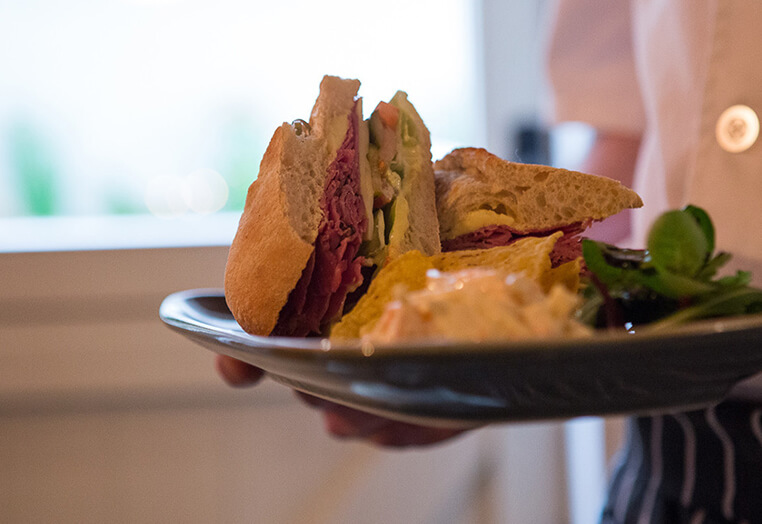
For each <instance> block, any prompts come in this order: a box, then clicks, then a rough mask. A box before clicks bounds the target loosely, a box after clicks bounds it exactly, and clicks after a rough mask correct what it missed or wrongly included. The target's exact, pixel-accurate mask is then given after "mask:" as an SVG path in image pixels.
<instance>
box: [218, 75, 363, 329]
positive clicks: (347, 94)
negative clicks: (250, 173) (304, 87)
mask: <svg viewBox="0 0 762 524" xmlns="http://www.w3.org/2000/svg"><path fill="white" fill-rule="evenodd" d="M329 84H330V87H326V86H328V85H329ZM359 86H360V83H359V81H357V80H343V79H338V78H336V77H326V78H325V79H324V80H323V83H321V90H320V95H319V96H318V98H317V101H316V102H315V107H314V109H313V112H312V116H311V118H310V124H309V125H307V124H306V123H304V122H302V121H296V122H295V123H294V124H291V125H289V124H286V123H284V124H283V125H281V126H280V127H279V128H278V129H276V131H275V133H274V134H273V137H272V139H271V140H270V144H269V145H268V147H267V150H266V152H265V154H264V157H263V158H262V163H261V165H260V170H259V174H258V176H257V178H256V180H255V181H254V182H253V183H252V184H251V186H250V187H249V191H248V194H247V197H246V203H245V206H244V210H243V214H242V215H241V220H240V222H239V226H238V230H237V232H236V235H235V238H234V239H233V242H232V244H231V246H230V251H229V253H228V260H227V265H226V268H225V284H224V285H225V298H226V301H227V304H228V306H229V308H230V310H231V312H232V313H233V316H234V317H235V319H236V320H237V321H238V323H239V324H240V326H241V327H242V328H243V329H244V330H245V331H246V332H248V333H252V334H257V335H268V334H270V333H271V332H272V331H273V329H274V328H275V326H276V324H277V322H278V317H279V314H280V311H281V309H283V307H284V306H285V304H286V302H287V301H288V297H289V294H290V293H291V291H292V290H293V289H294V287H295V286H296V284H297V282H299V280H300V278H301V276H302V272H303V270H304V268H305V266H306V265H307V263H308V261H309V260H310V258H311V256H312V253H313V251H314V244H315V240H316V238H317V234H318V228H319V225H320V223H321V221H322V220H323V210H322V208H321V198H322V196H323V193H324V186H325V183H326V177H327V168H328V165H329V163H330V162H331V161H332V160H333V158H334V157H335V155H336V152H337V149H338V148H339V146H340V145H341V140H343V138H344V135H345V134H346V132H347V128H348V126H349V124H348V115H349V114H350V113H351V112H352V111H353V108H354V104H355V97H356V95H357V91H358V89H359ZM338 136H340V137H341V138H339V139H336V137H338Z"/></svg>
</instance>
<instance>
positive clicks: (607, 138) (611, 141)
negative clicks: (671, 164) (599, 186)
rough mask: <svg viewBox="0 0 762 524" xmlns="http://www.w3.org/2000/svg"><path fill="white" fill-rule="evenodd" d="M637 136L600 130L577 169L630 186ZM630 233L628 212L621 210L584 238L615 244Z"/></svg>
mask: <svg viewBox="0 0 762 524" xmlns="http://www.w3.org/2000/svg"><path fill="white" fill-rule="evenodd" d="M639 150H640V136H639V135H637V134H635V133H630V134H628V133H611V132H599V133H597V134H596V137H595V141H594V142H593V145H592V147H591V148H590V152H589V153H588V155H587V157H586V159H585V161H584V162H583V164H582V166H581V168H580V170H581V171H584V172H586V173H592V174H594V175H602V176H606V177H609V178H613V179H615V180H618V181H619V182H621V183H622V184H624V185H625V186H627V187H630V188H631V187H633V183H634V173H635V165H636V163H637V159H638V152H639ZM629 235H630V212H629V211H623V212H621V213H619V214H617V215H614V216H613V217H609V218H607V219H606V220H605V221H604V222H600V223H597V224H594V225H593V226H592V227H591V228H590V229H589V230H588V231H586V232H585V236H586V237H590V238H594V239H596V240H602V241H604V242H608V243H611V244H617V243H619V242H621V241H623V240H625V239H627V238H628V237H629Z"/></svg>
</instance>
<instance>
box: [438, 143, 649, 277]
mask: <svg viewBox="0 0 762 524" xmlns="http://www.w3.org/2000/svg"><path fill="white" fill-rule="evenodd" d="M434 170H435V177H436V178H435V179H436V191H437V213H438V217H439V228H440V236H441V239H442V249H443V250H444V251H453V250H460V249H474V248H485V247H494V246H502V245H505V244H508V243H510V242H514V241H515V240H516V239H518V238H522V237H525V236H544V235H548V234H550V233H553V232H556V231H561V232H563V233H564V236H563V237H562V238H561V239H560V240H559V241H558V242H557V243H556V247H555V250H554V252H553V258H554V263H555V264H560V263H563V262H567V261H569V260H572V259H574V258H577V257H579V256H581V246H580V234H581V233H582V232H583V231H584V230H585V229H586V228H587V227H589V226H590V224H592V223H593V222H594V221H599V220H603V219H605V218H607V217H609V216H611V215H614V214H616V213H619V212H620V211H623V210H625V209H628V208H637V207H641V206H642V205H643V202H642V201H641V199H640V197H639V196H638V195H637V193H635V192H634V191H632V190H631V189H628V188H627V187H625V186H623V185H622V184H620V183H619V182H617V181H615V180H612V179H609V178H605V177H601V176H595V175H589V174H586V173H579V172H576V171H568V170H565V169H557V168H553V167H548V166H541V165H530V164H520V163H516V162H509V161H506V160H503V159H501V158H499V157H497V156H495V155H493V154H491V153H489V152H487V151H485V150H484V149H476V148H463V149H456V150H454V151H452V152H451V153H450V154H448V155H447V156H445V157H444V158H442V159H441V160H439V161H437V162H436V163H435V164H434Z"/></svg>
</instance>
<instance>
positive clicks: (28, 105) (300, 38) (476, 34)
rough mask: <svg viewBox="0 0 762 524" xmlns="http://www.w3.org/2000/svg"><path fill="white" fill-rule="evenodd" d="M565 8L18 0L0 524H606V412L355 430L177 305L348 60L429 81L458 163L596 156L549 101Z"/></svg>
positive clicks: (1, 59) (380, 88)
mask: <svg viewBox="0 0 762 524" xmlns="http://www.w3.org/2000/svg"><path fill="white" fill-rule="evenodd" d="M551 3H552V2H550V1H537V2H522V1H519V0H504V1H499V0H436V1H434V0H421V1H418V2H409V1H398V0H390V1H387V2H384V3H383V4H378V3H359V2H351V1H342V0H327V1H323V2H314V1H311V2H310V1H306V0H297V1H283V2H277V3H276V2H258V1H254V2H252V1H244V0H216V1H215V2H210V1H208V0H100V1H95V0H70V1H68V2H57V1H54V0H26V1H24V2H18V1H15V0H0V289H2V290H3V291H2V292H0V443H1V444H2V445H0V468H1V469H2V470H3V472H4V474H3V475H2V479H0V520H1V521H4V522H53V521H55V522H103V521H109V522H159V521H182V522H432V523H434V522H436V523H442V522H444V523H446V522H453V523H454V522H479V523H490V522H517V523H518V522H522V523H526V522H540V523H542V522H553V523H558V522H575V523H582V522H593V521H595V518H596V511H597V507H598V505H599V503H600V499H601V496H602V493H603V483H604V480H605V459H606V457H608V456H610V454H611V451H612V449H613V447H612V446H613V444H612V443H611V442H609V444H608V446H607V440H606V438H607V436H606V435H607V433H604V431H603V423H602V422H601V421H598V420H584V421H575V422H573V423H561V422H558V423H546V424H530V425H516V426H511V427H501V428H492V429H489V430H483V431H480V432H475V433H474V434H472V435H470V436H468V437H466V438H463V439H459V440H458V441H456V442H454V443H451V444H448V445H446V446H441V447H439V448H436V449H433V450H423V451H407V452H404V453H401V454H400V453H389V452H384V451H379V450H376V449H373V448H369V447H367V446H363V445H355V444H344V443H337V442H335V441H332V440H330V439H329V438H328V437H326V436H325V435H324V434H323V432H322V430H321V428H320V422H319V419H318V418H317V415H315V414H314V413H312V412H310V411H309V410H308V409H307V408H305V407H303V406H302V405H300V404H299V403H297V402H296V401H295V400H294V399H293V398H292V397H291V395H290V394H289V393H288V391H287V390H286V389H285V388H282V387H278V386H275V385H274V384H269V383H268V384H265V385H264V386H261V387H258V388H257V389H256V390H252V391H234V390H230V389H228V388H227V387H226V386H224V385H222V384H221V381H220V380H219V379H218V378H217V376H216V374H215V372H214V369H213V362H212V355H211V354H210V353H209V352H207V351H206V350H203V349H201V348H199V347H195V346H191V345H190V344H189V343H187V342H185V341H184V340H182V339H181V338H180V337H179V336H177V335H175V334H173V333H171V332H170V331H169V330H167V329H166V328H165V327H163V326H162V325H161V324H160V322H159V321H158V317H157V309H158V305H159V303H160V302H161V299H162V298H163V297H164V296H166V295H167V294H169V293H171V292H173V291H178V290H182V289H188V288H198V287H219V286H221V284H222V274H223V268H224V263H225V256H226V246H227V245H228V244H229V242H230V240H231V239H232V236H233V234H234V232H235V228H236V225H237V220H238V216H239V214H240V211H241V209H242V206H243V201H244V198H245V194H246V190H247V188H248V186H249V184H250V183H251V182H252V180H253V179H254V178H255V177H256V174H257V169H258V165H259V161H260V159H261V156H262V154H263V152H264V150H265V148H266V146H267V143H268V141H269V139H270V136H271V134H272V132H273V130H274V129H275V128H276V127H277V126H278V125H279V124H280V123H281V122H283V121H292V120H294V119H296V118H307V117H308V116H309V112H310V109H311V107H312V104H313V102H314V99H315V97H316V96H317V91H318V85H319V82H320V79H321V78H322V76H323V75H324V74H335V75H339V76H343V77H354V78H359V79H361V81H362V87H361V95H362V96H363V98H364V104H365V113H366V115H368V114H369V113H370V111H371V110H372V109H373V107H374V106H375V104H376V103H377V102H378V101H380V100H388V99H389V98H391V97H392V96H393V94H394V92H395V91H396V90H397V89H402V90H404V91H406V92H407V93H408V95H409V97H410V99H411V101H412V102H413V103H414V104H415V106H416V108H417V109H418V110H419V112H420V113H421V115H422V117H423V119H424V121H425V122H426V124H427V126H428V127H429V129H430V131H431V135H432V142H433V154H434V157H435V158H439V157H441V156H443V155H444V154H446V153H447V152H448V151H449V150H450V149H452V148H453V147H457V146H483V147H488V148H489V149H490V150H492V151H493V152H495V153H496V154H499V155H500V156H503V157H505V158H509V159H513V160H519V161H524V162H541V163H554V164H557V165H561V166H564V167H571V168H573V167H574V166H575V163H577V162H578V161H579V160H580V158H581V157H582V156H583V155H584V151H585V147H586V144H587V143H589V139H590V133H589V131H588V130H587V129H585V128H584V127H583V126H581V125H575V124H569V125H566V126H563V127H561V128H557V129H553V130H552V131H551V130H549V129H548V128H547V127H546V126H545V124H544V119H543V108H544V107H545V104H546V89H545V84H544V78H543V66H542V53H543V45H544V38H545V31H546V28H547V16H548V14H547V13H548V9H549V8H550V7H551ZM609 439H610V437H609Z"/></svg>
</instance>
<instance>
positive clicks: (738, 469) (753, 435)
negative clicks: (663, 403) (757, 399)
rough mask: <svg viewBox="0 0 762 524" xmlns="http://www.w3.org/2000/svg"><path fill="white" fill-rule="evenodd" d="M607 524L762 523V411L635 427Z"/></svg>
mask: <svg viewBox="0 0 762 524" xmlns="http://www.w3.org/2000/svg"><path fill="white" fill-rule="evenodd" d="M628 426H629V428H628V437H627V438H628V442H627V445H626V446H625V447H624V449H623V451H622V454H621V459H620V465H619V466H618V468H617V469H616V471H615V474H614V477H613V479H612V482H611V486H610V490H609V495H608V500H607V502H606V505H605V507H604V510H603V514H602V518H601V522H602V523H605V524H614V523H617V524H624V523H627V524H629V523H633V524H634V523H639V524H662V523H686V524H714V523H726V522H734V523H739V524H740V523H748V524H754V523H762V405H760V404H756V403H754V404H752V403H747V402H737V401H727V402H723V403H721V404H719V405H717V406H714V407H711V408H709V409H705V410H698V411H691V412H688V413H677V414H670V415H662V416H656V417H643V418H633V419H630V420H629V421H628Z"/></svg>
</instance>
